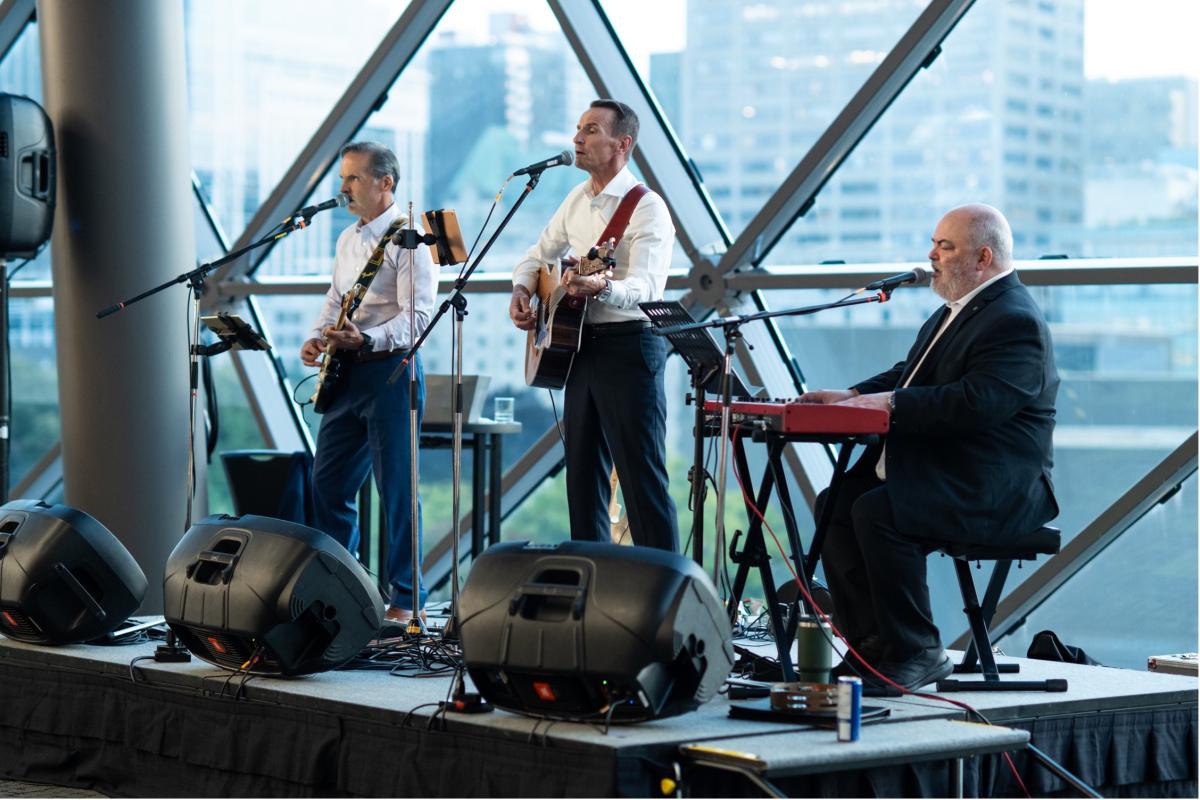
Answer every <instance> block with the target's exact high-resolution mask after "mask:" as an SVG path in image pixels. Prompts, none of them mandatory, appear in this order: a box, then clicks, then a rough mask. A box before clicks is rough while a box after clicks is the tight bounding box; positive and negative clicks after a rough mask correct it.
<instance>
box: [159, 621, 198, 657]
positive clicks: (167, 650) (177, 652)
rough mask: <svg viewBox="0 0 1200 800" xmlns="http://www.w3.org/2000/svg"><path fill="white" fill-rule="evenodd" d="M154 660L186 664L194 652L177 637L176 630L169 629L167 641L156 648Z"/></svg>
mask: <svg viewBox="0 0 1200 800" xmlns="http://www.w3.org/2000/svg"><path fill="white" fill-rule="evenodd" d="M154 660H155V661H157V662H158V663H160V664H186V663H187V662H189V661H191V660H192V654H191V653H189V652H188V650H187V648H186V647H184V646H183V645H181V644H180V643H179V640H178V639H176V638H175V631H173V630H171V629H169V628H168V629H167V641H166V642H164V643H163V644H160V645H159V646H158V647H156V648H155V649H154Z"/></svg>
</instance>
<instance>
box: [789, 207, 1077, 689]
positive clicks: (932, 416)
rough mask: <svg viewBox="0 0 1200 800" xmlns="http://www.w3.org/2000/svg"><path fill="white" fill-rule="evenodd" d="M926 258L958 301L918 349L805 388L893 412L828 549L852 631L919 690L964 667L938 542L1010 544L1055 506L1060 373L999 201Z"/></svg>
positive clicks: (837, 608)
mask: <svg viewBox="0 0 1200 800" xmlns="http://www.w3.org/2000/svg"><path fill="white" fill-rule="evenodd" d="M929 261H930V265H931V266H932V268H933V290H934V292H936V293H937V294H938V295H939V296H941V297H942V298H943V299H944V300H945V301H946V304H945V305H944V306H942V307H941V309H939V311H938V312H937V313H936V314H934V315H933V316H932V317H931V318H930V319H928V320H927V321H926V322H925V324H924V325H923V326H922V327H921V330H920V332H919V333H918V334H917V339H916V342H915V343H914V344H913V346H912V349H910V350H909V352H908V357H907V358H906V359H905V360H903V361H901V362H900V363H898V364H896V365H895V366H893V367H892V368H891V369H889V370H887V371H886V372H882V373H880V374H879V375H876V376H875V377H873V378H869V379H867V380H865V381H863V382H861V383H859V384H857V385H855V386H853V387H852V388H850V389H833V390H829V389H826V390H820V391H812V392H807V393H805V394H804V395H803V396H801V398H800V399H801V401H802V402H811V403H837V404H841V405H848V406H861V407H865V408H877V409H886V410H887V411H888V412H889V413H890V415H891V426H890V431H889V433H888V435H887V437H886V440H885V441H884V443H883V444H882V445H881V446H877V447H873V448H868V449H867V451H866V452H865V453H864V455H863V457H862V458H861V459H860V460H859V461H858V463H857V464H855V466H854V467H852V468H851V469H850V470H849V472H848V473H847V475H846V480H845V483H844V484H843V488H842V490H841V492H840V493H839V495H838V498H837V504H836V507H835V508H834V509H833V518H832V522H831V524H830V529H829V533H828V536H827V538H826V540H825V546H824V548H823V552H822V560H823V563H824V565H825V577H826V580H827V582H828V584H829V590H830V592H831V594H832V595H833V603H834V622H835V624H836V625H837V626H838V628H839V629H840V631H841V633H842V635H843V636H845V637H846V639H847V641H848V642H849V643H850V645H851V646H852V647H853V648H854V649H855V650H856V651H857V652H858V654H859V656H861V658H862V659H863V660H865V661H866V662H867V663H869V664H870V665H871V666H872V667H874V668H875V669H876V670H878V671H879V672H881V673H883V674H884V675H886V676H887V677H888V678H889V679H891V680H892V681H894V682H895V683H897V684H900V685H901V686H904V687H905V688H908V689H916V688H917V687H920V686H924V685H926V684H928V683H932V682H934V681H937V680H941V679H942V678H945V677H946V676H948V675H949V674H950V673H951V672H952V671H953V665H952V664H951V662H950V659H949V657H948V656H947V655H946V653H945V651H944V650H943V649H942V643H941V636H940V634H939V632H938V629H937V627H936V626H935V625H934V623H933V615H932V612H931V609H930V605H929V588H928V585H927V584H926V579H925V559H926V556H927V555H928V554H929V552H930V551H931V550H932V549H934V548H935V547H936V546H937V543H938V542H995V541H1003V540H1004V538H1005V537H1008V536H1012V535H1018V534H1025V533H1027V532H1029V531H1031V530H1034V529H1036V528H1038V527H1039V526H1041V525H1043V524H1045V523H1046V522H1048V521H1050V520H1051V519H1053V518H1054V517H1055V516H1057V515H1058V504H1057V502H1056V501H1055V498H1054V489H1053V486H1052V484H1051V482H1050V469H1051V465H1052V452H1051V436H1052V434H1053V431H1054V401H1055V396H1056V394H1057V393H1058V383H1059V381H1058V373H1057V371H1056V370H1055V367H1054V353H1053V350H1052V345H1051V341H1050V331H1049V329H1048V328H1047V326H1046V321H1045V318H1044V317H1043V316H1042V312H1041V310H1040V309H1039V308H1038V306H1037V304H1036V303H1035V302H1034V300H1033V298H1032V297H1031V296H1030V294H1029V292H1028V290H1026V288H1025V286H1024V285H1023V284H1022V283H1021V281H1020V280H1019V279H1018V277H1017V275H1016V273H1015V272H1014V271H1013V266H1012V231H1011V229H1010V228H1009V225H1008V221H1007V220H1006V219H1005V218H1004V216H1003V215H1002V214H1001V213H1000V212H999V211H997V210H996V209H994V208H992V207H991V206H986V205H967V206H962V207H960V208H956V209H954V210H952V211H950V212H948V213H947V214H946V215H945V216H944V217H942V219H941V221H940V222H939V223H938V225H937V228H936V229H935V231H934V234H933V247H932V249H931V250H930V251H929ZM823 500H824V497H823V496H822V497H821V498H819V499H818V504H820V503H821V502H822V501H823ZM851 668H854V669H855V671H857V672H859V673H861V674H862V675H863V677H864V680H866V681H867V682H868V683H881V681H879V680H878V679H877V678H875V676H874V675H873V674H872V673H871V672H870V671H869V670H865V669H864V668H863V667H862V665H861V664H860V663H858V661H857V659H854V658H853V657H852V656H850V655H848V656H847V660H846V661H843V662H842V664H840V665H839V666H838V667H836V668H835V670H834V673H835V675H837V674H843V675H844V674H849V671H850V669H851Z"/></svg>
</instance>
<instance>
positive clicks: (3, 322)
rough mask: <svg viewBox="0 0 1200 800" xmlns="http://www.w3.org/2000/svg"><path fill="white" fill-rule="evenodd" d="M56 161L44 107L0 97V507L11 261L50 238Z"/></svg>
mask: <svg viewBox="0 0 1200 800" xmlns="http://www.w3.org/2000/svg"><path fill="white" fill-rule="evenodd" d="M55 161H56V159H55V150H54V131H53V129H52V128H51V126H50V119H49V117H47V116H46V112H45V111H43V110H42V107H41V106H39V105H38V104H37V103H35V102H34V101H32V100H30V99H29V98H28V97H21V96H19V95H12V94H3V93H0V291H2V292H3V297H0V433H2V434H3V435H2V436H0V502H4V501H6V500H8V485H9V431H10V422H11V420H12V395H11V380H10V375H11V369H10V368H9V364H10V360H9V347H8V297H9V277H10V276H9V274H8V264H7V261H6V259H8V258H12V257H24V258H26V259H27V260H28V259H32V258H33V257H34V256H36V255H37V253H38V251H39V250H40V249H41V247H42V245H43V244H45V243H46V241H47V240H48V239H49V238H50V230H51V227H52V226H53V224H54V198H55V191H56V190H55ZM17 269H18V270H19V269H20V267H18V268H17ZM14 274H15V271H14Z"/></svg>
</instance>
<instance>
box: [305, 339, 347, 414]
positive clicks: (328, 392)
mask: <svg viewBox="0 0 1200 800" xmlns="http://www.w3.org/2000/svg"><path fill="white" fill-rule="evenodd" d="M349 359H350V357H349V353H348V352H347V351H344V350H343V351H340V352H338V351H335V352H334V353H332V354H330V353H329V352H328V351H327V352H326V354H325V361H324V363H323V364H322V365H321V374H320V375H318V376H317V390H316V391H315V392H313V396H312V404H313V411H315V412H316V413H318V414H324V413H325V412H326V411H328V410H329V405H330V404H331V403H332V402H333V396H334V394H336V389H337V386H338V384H339V383H340V382H341V380H342V374H343V372H344V367H345V365H346V363H347V362H348V361H349Z"/></svg>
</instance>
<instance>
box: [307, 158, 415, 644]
mask: <svg viewBox="0 0 1200 800" xmlns="http://www.w3.org/2000/svg"><path fill="white" fill-rule="evenodd" d="M341 155H342V172H341V175H342V191H343V192H345V193H346V194H347V195H349V197H350V204H349V206H348V207H347V210H348V211H349V212H350V213H352V214H354V215H356V216H357V217H358V220H357V221H355V222H354V224H352V225H351V226H350V227H348V228H346V230H344V231H342V234H341V236H339V237H338V240H337V250H336V255H335V256H334V262H333V280H332V283H331V285H330V287H329V292H328V293H327V294H326V296H325V303H324V306H323V307H322V309H321V314H320V316H319V317H318V318H317V322H316V324H315V325H314V327H313V331H312V335H311V338H309V339H308V341H306V342H305V343H304V345H303V346H302V347H301V348H300V359H301V360H302V361H303V362H304V363H305V364H307V365H308V366H310V367H314V366H317V365H318V362H317V358H318V357H319V356H321V354H322V353H325V355H326V358H329V357H330V356H333V355H337V356H339V357H340V362H341V363H340V366H339V368H338V369H337V370H336V371H335V372H334V373H333V375H332V378H331V376H330V375H329V374H325V375H323V376H322V378H323V380H322V384H321V386H320V387H319V389H318V395H317V399H316V401H315V402H316V405H317V406H318V407H319V410H320V409H323V410H324V416H323V417H322V419H321V428H320V430H319V432H318V434H317V452H316V460H315V461H314V463H313V504H314V507H315V508H314V511H315V519H314V520H313V527H315V528H317V529H318V530H322V531H324V532H325V533H327V534H329V535H330V536H332V537H333V538H334V539H336V540H337V541H338V542H340V543H341V544H342V545H344V546H345V547H346V549H347V550H349V551H350V552H351V553H355V554H357V551H358V542H359V531H358V514H357V511H356V509H355V504H354V501H355V497H356V496H357V494H358V490H359V487H361V486H362V483H363V481H364V480H365V479H366V477H367V471H368V470H371V469H372V468H373V469H374V473H375V485H376V486H377V487H378V489H379V496H380V499H381V501H382V503H383V506H384V509H385V510H386V517H387V528H388V530H387V536H388V563H387V577H388V582H389V583H390V585H391V589H392V591H391V598H390V602H389V605H388V611H387V616H388V619H390V620H393V621H396V622H407V621H408V620H409V619H411V618H412V615H413V608H414V605H413V600H412V590H413V587H412V556H411V553H412V538H411V537H412V536H413V535H414V532H413V530H412V522H411V520H412V513H411V492H410V489H409V486H410V481H409V400H408V395H409V390H408V384H409V376H408V372H407V370H406V371H405V372H404V373H403V378H402V379H400V380H397V381H396V382H395V383H392V384H388V378H389V377H390V376H391V374H392V371H393V370H394V369H395V368H396V359H397V358H399V357H400V356H401V355H402V354H403V353H404V352H405V350H407V348H408V347H409V346H411V344H412V341H413V340H412V338H411V337H410V332H409V309H410V308H414V310H415V318H416V325H415V327H416V330H415V335H417V336H420V335H421V331H422V330H424V328H425V326H426V325H427V324H428V323H429V319H430V317H431V316H432V312H433V303H434V296H435V294H436V293H437V268H436V267H435V266H434V265H433V259H432V257H431V256H430V254H429V249H428V248H426V247H421V248H419V249H417V250H401V249H400V248H398V247H396V245H394V244H391V243H390V242H389V241H387V240H386V234H388V233H389V232H390V230H391V229H392V228H393V225H392V223H393V222H394V221H395V220H396V219H397V218H398V217H399V216H400V211H399V209H397V208H396V205H395V202H394V192H395V190H396V181H397V180H398V179H399V177H400V170H399V166H398V164H397V162H396V156H395V155H394V154H393V153H392V151H391V150H389V149H388V148H386V147H384V146H383V145H381V144H375V143H373V142H356V143H353V144H348V145H346V146H345V147H343V148H342V153H341ZM410 253H411V258H412V259H413V260H412V261H411V262H410V261H409V258H410ZM410 263H411V264H412V267H413V270H412V272H413V274H412V284H413V287H414V290H413V291H412V292H411V293H410V291H409V265H410ZM368 268H369V269H368ZM371 269H373V270H377V272H374V273H370V274H369V270H371ZM364 281H365V282H367V283H369V287H370V288H368V289H367V291H366V293H365V294H364V295H363V296H362V297H361V298H359V299H358V300H359V305H358V306H357V310H356V311H355V312H354V314H353V317H352V318H347V316H348V315H347V314H345V313H343V306H342V300H343V297H344V296H345V295H347V294H348V293H349V292H351V291H352V290H355V289H358V288H361V285H362V284H363V283H364ZM339 323H340V324H339ZM408 369H415V370H416V373H417V386H418V389H419V391H418V393H417V408H418V418H419V416H420V414H421V412H423V410H424V404H425V383H424V376H423V373H422V370H421V361H420V357H419V356H418V358H417V359H415V360H414V362H413V364H412V365H410V366H409V367H408ZM322 400H324V401H325V402H324V404H323V403H322ZM415 534H416V536H417V537H420V535H421V529H420V525H418V527H417V530H416V532H415ZM418 591H419V597H418V600H417V604H416V608H418V609H419V608H421V607H422V606H423V605H424V600H425V591H424V589H423V588H419V590H418Z"/></svg>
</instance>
